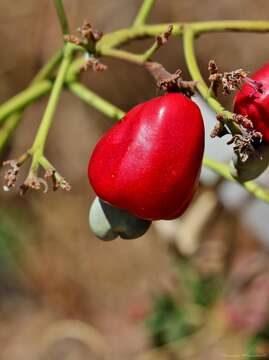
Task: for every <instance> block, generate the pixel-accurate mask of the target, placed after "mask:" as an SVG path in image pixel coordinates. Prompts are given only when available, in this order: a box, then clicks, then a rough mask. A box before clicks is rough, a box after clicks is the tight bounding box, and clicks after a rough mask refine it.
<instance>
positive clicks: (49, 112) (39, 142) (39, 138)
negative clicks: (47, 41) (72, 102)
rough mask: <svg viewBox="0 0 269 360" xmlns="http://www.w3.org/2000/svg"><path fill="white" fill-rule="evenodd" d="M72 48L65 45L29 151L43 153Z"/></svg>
mask: <svg viewBox="0 0 269 360" xmlns="http://www.w3.org/2000/svg"><path fill="white" fill-rule="evenodd" d="M72 49H73V47H72V44H67V45H66V47H65V50H64V58H63V60H62V63H61V65H60V68H59V71H58V74H57V77H56V80H55V82H54V84H53V88H52V91H51V94H50V98H49V101H48V104H47V107H46V110H45V112H44V115H43V118H42V120H41V123H40V126H39V128H38V130H37V134H36V137H35V141H34V143H33V146H32V148H31V150H30V152H31V153H34V152H37V153H38V154H43V151H44V145H45V142H46V139H47V136H48V132H49V129H50V126H51V124H52V120H53V115H54V113H55V111H56V105H57V103H58V100H59V97H60V94H61V91H62V87H63V84H64V80H65V75H66V72H67V69H68V67H69V65H70V63H71V60H72Z"/></svg>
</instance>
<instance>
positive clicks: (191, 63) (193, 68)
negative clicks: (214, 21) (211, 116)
mask: <svg viewBox="0 0 269 360" xmlns="http://www.w3.org/2000/svg"><path fill="white" fill-rule="evenodd" d="M194 36H195V34H194V32H193V30H192V27H191V26H187V25H186V26H185V28H184V33H183V48H184V55H185V60H186V64H187V67H188V70H189V73H190V75H191V77H192V79H193V80H196V81H198V83H197V89H198V91H199V93H200V94H201V95H202V97H203V98H204V100H205V101H206V102H207V104H208V105H209V106H210V107H211V108H212V109H213V110H214V111H215V112H216V113H220V114H222V115H223V117H224V119H226V124H227V126H228V127H229V129H230V131H231V133H232V134H236V133H240V129H239V128H238V126H237V125H236V124H235V123H234V122H233V117H232V115H233V114H232V113H231V112H230V111H227V110H225V109H224V107H223V106H222V105H221V104H220V103H219V102H218V101H217V99H216V98H215V97H212V95H211V91H210V90H209V88H208V86H207V85H206V83H205V81H204V79H203V77H202V74H201V72H200V70H199V67H198V64H197V61H196V57H195V52H194Z"/></svg>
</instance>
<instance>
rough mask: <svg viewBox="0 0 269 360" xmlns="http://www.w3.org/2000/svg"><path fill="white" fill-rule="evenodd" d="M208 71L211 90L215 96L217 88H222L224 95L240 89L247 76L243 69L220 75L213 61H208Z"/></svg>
mask: <svg viewBox="0 0 269 360" xmlns="http://www.w3.org/2000/svg"><path fill="white" fill-rule="evenodd" d="M208 70H209V74H210V75H209V81H210V84H211V89H212V91H213V93H214V94H215V95H216V96H217V92H218V89H219V87H221V88H222V92H223V94H224V95H230V94H231V93H232V92H233V91H235V90H238V89H240V87H241V85H242V84H243V82H244V80H245V79H246V78H247V75H248V74H247V72H246V71H245V70H243V69H237V70H233V71H229V72H224V73H221V72H219V69H218V67H217V64H216V62H215V61H214V60H210V61H209V64H208Z"/></svg>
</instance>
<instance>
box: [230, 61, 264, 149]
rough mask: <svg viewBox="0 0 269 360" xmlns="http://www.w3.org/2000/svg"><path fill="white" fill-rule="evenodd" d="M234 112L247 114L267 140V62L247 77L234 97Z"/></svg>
mask: <svg viewBox="0 0 269 360" xmlns="http://www.w3.org/2000/svg"><path fill="white" fill-rule="evenodd" d="M234 112H235V113H237V114H242V115H244V116H247V117H248V118H249V119H251V121H252V122H253V125H254V128H255V129H256V130H257V131H260V132H261V133H262V135H263V140H264V141H265V142H269V63H268V64H266V65H265V66H263V67H262V68H261V69H260V70H258V71H257V72H256V73H255V74H253V75H252V76H251V78H250V79H247V81H246V83H245V84H244V85H243V86H242V89H241V91H238V92H237V94H236V95H235V99H234Z"/></svg>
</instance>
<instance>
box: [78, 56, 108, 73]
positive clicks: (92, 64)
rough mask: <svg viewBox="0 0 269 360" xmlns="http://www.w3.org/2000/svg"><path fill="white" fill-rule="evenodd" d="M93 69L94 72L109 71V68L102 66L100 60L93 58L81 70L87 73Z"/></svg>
mask: <svg viewBox="0 0 269 360" xmlns="http://www.w3.org/2000/svg"><path fill="white" fill-rule="evenodd" d="M91 68H92V69H93V71H96V72H98V71H104V70H107V66H106V65H104V64H102V63H101V62H100V61H99V60H98V59H96V58H95V57H93V56H91V57H90V58H89V59H88V60H87V61H86V62H85V64H84V65H82V67H81V70H84V71H87V70H89V69H91Z"/></svg>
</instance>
